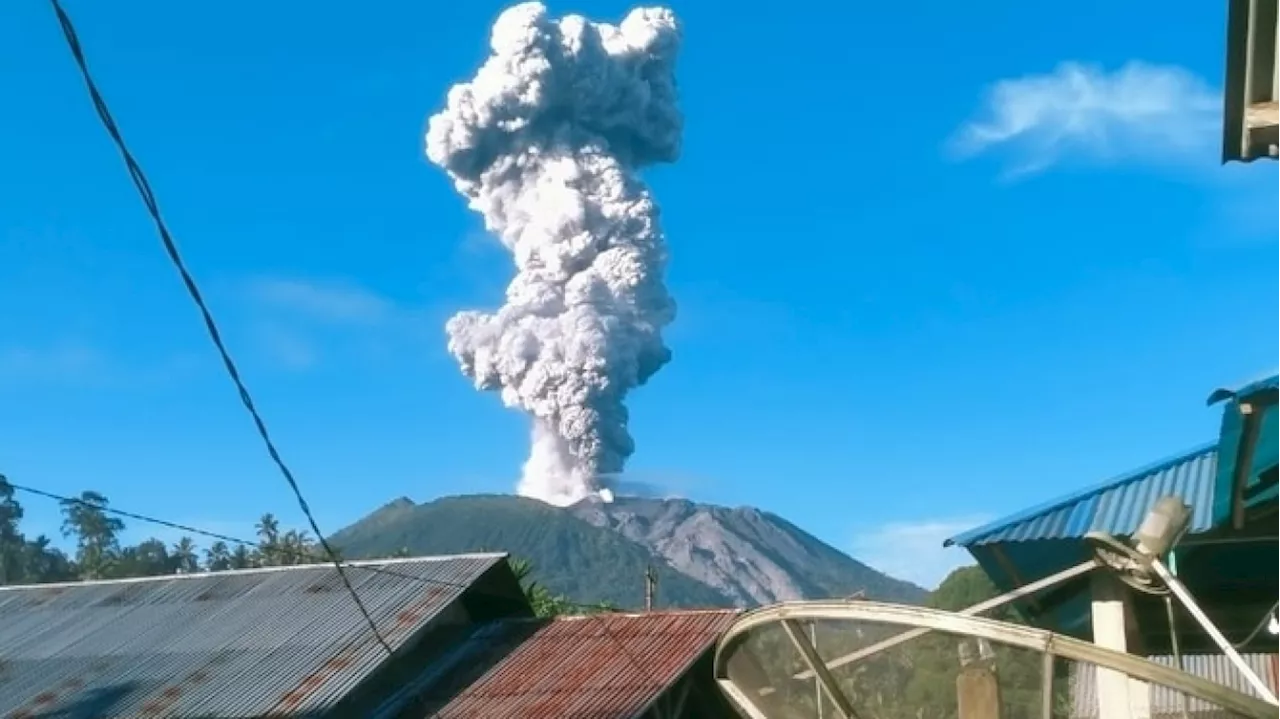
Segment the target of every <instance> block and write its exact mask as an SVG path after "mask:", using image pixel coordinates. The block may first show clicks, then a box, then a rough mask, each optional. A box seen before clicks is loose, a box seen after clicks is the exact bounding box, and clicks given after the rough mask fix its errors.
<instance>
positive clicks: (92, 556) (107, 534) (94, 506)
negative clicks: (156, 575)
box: [62, 491, 124, 579]
mask: <svg viewBox="0 0 1280 719" xmlns="http://www.w3.org/2000/svg"><path fill="white" fill-rule="evenodd" d="M106 509H107V498H106V497H104V496H103V495H101V494H99V493H97V492H93V491H88V492H81V493H80V498H79V499H76V500H64V501H63V502H62V534H63V535H64V536H67V537H75V538H76V564H78V565H79V569H80V575H81V577H83V578H84V579H101V578H103V577H105V576H107V573H108V572H109V571H110V569H111V567H112V565H114V564H115V562H116V560H117V558H118V557H119V554H120V542H119V541H118V539H117V535H119V534H120V532H122V531H124V522H122V521H120V520H119V519H118V518H116V517H112V516H109V515H108V514H107V511H106Z"/></svg>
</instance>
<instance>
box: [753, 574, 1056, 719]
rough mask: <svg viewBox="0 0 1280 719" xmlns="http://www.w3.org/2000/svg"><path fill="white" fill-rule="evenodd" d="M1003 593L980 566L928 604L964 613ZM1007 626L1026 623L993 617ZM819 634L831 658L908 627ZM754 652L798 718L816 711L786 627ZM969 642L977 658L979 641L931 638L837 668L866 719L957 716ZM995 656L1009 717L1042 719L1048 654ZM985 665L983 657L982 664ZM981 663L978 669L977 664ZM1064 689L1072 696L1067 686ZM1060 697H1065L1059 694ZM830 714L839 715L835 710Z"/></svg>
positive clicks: (821, 625)
mask: <svg viewBox="0 0 1280 719" xmlns="http://www.w3.org/2000/svg"><path fill="white" fill-rule="evenodd" d="M997 594H999V591H998V590H997V589H996V587H995V586H994V585H993V584H992V583H991V582H990V580H989V579H988V578H987V576H986V575H985V574H984V573H983V572H982V570H981V569H980V568H978V567H965V568H962V569H958V570H956V571H955V572H953V573H952V574H951V575H950V576H948V577H947V578H946V579H945V580H944V581H943V582H942V584H941V585H940V586H939V587H938V588H937V590H935V591H934V592H933V593H932V594H931V595H930V596H929V597H928V599H927V604H928V606H931V607H934V608H938V609H945V610H947V611H957V610H961V609H965V608H967V607H970V606H972V605H974V604H977V603H979V602H981V601H984V600H987V599H990V598H992V597H994V596H996V595H997ZM988 616H991V617H992V618H995V619H1000V620H1002V621H1012V622H1018V621H1020V620H1019V618H1018V616H1017V615H1016V613H1014V612H1012V611H1011V610H1005V611H1003V612H996V613H994V615H988ZM805 629H806V634H808V633H809V632H812V634H811V636H813V637H815V640H814V641H815V644H816V646H817V648H818V651H819V654H820V655H821V656H823V657H824V658H826V659H828V660H830V659H833V658H835V657H840V656H845V655H847V654H850V653H852V652H855V651H858V650H861V649H864V648H866V647H869V646H871V645H873V644H875V643H877V642H879V641H881V640H884V639H887V638H889V637H891V636H893V635H896V634H899V633H901V632H902V631H903V628H902V627H898V626H888V625H874V624H869V623H860V624H857V625H854V624H852V623H849V622H818V623H817V626H816V627H813V628H811V627H809V626H808V625H806V626H805ZM748 642H749V651H750V652H751V653H752V655H753V656H755V657H757V658H759V660H760V661H761V663H762V664H763V667H762V669H763V671H764V673H765V675H766V676H768V677H769V678H770V683H771V684H772V685H773V686H775V688H776V689H777V695H778V698H779V700H780V701H782V702H784V703H785V704H786V705H787V706H791V707H802V708H804V710H805V711H807V712H808V713H807V714H806V713H805V711H801V712H800V713H799V714H798V715H801V716H812V715H814V714H816V712H815V711H814V707H815V705H816V703H817V698H816V697H817V692H816V687H815V684H814V681H813V680H806V681H794V680H783V677H788V676H794V675H795V674H797V673H799V672H801V671H804V670H805V669H806V668H807V667H806V665H805V664H804V662H803V660H802V659H801V658H800V655H799V653H798V652H797V651H796V650H795V649H794V647H793V646H792V644H791V641H790V639H789V638H788V637H787V636H786V634H785V632H784V630H783V628H782V627H781V626H773V627H768V628H765V629H764V630H761V631H759V632H756V633H755V634H753V635H752V636H751V637H750V638H749V639H748ZM962 643H967V644H968V645H969V646H968V649H969V650H970V651H971V652H972V654H973V655H974V656H975V657H976V656H978V655H979V649H978V647H977V644H976V641H975V640H972V639H968V638H966V637H961V636H955V635H947V634H940V633H937V632H933V633H929V634H926V635H924V636H921V637H918V638H915V639H911V640H908V641H906V642H903V643H901V644H899V645H897V646H896V647H893V648H890V649H886V650H882V651H880V652H877V653H875V654H873V655H871V656H869V657H867V658H865V659H862V660H859V661H857V662H855V663H853V664H849V665H845V666H841V667H838V668H835V669H833V675H834V677H835V678H836V681H837V682H838V683H839V684H840V686H841V689H842V690H843V691H844V693H845V694H846V696H848V697H849V698H850V699H851V700H852V701H853V702H854V706H855V709H857V710H858V711H859V713H860V715H861V716H864V717H868V716H874V717H877V719H955V717H956V716H957V706H956V681H957V678H958V676H959V675H960V673H961V669H962V665H961V661H960V645H961V644H962ZM989 649H990V650H991V653H992V655H993V656H992V657H991V658H990V659H989V660H988V663H987V664H986V665H985V666H988V667H989V668H990V669H992V670H993V671H994V673H995V675H996V677H997V679H998V681H999V686H1000V692H1001V702H1002V710H1001V716H1002V717H1004V719H1036V718H1037V717H1039V716H1040V711H1041V706H1040V686H1041V672H1042V664H1041V656H1040V654H1039V653H1037V652H1033V651H1030V650H1026V649H1020V648H1015V647H1008V646H1002V645H998V644H993V645H990V647H989ZM982 661H983V660H981V659H979V663H980V664H981V663H982ZM975 666H976V665H975ZM1055 686H1058V687H1059V689H1060V690H1061V691H1064V692H1065V688H1066V682H1065V681H1059V682H1058V683H1057V684H1056V685H1055ZM1056 699H1061V697H1057V698H1056ZM826 715H834V712H833V711H832V710H830V709H828V710H827V712H826Z"/></svg>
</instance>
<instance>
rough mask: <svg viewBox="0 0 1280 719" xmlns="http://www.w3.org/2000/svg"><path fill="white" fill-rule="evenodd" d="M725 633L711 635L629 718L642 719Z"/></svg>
mask: <svg viewBox="0 0 1280 719" xmlns="http://www.w3.org/2000/svg"><path fill="white" fill-rule="evenodd" d="M742 611H743V610H741V609H734V610H732V611H730V610H724V611H721V612H716V613H722V614H728V613H732V614H742ZM651 613H652V612H651ZM667 613H668V614H686V613H687V614H694V613H703V614H710V613H712V612H709V611H703V612H667ZM723 634H724V632H723V631H721V632H718V633H717V636H713V637H711V638H710V640H709V641H708V643H707V646H705V647H703V648H702V650H701V651H699V652H698V653H697V654H694V655H693V656H692V657H689V661H687V662H685V663H684V665H683V666H681V667H680V669H679V670H678V671H676V673H675V678H674V679H672V680H671V681H669V682H667V683H666V684H664V685H662V686H660V687H655V691H654V693H653V696H651V697H649V701H647V702H645V703H644V705H643V706H641V707H640V709H638V710H637V711H636V712H635V713H634V714H632V715H631V716H629V717H627V719H641V718H642V717H644V715H645V714H647V713H648V712H649V710H650V709H651V708H653V705H654V703H655V702H657V701H658V700H659V699H661V698H662V695H663V694H665V693H666V692H667V690H668V689H670V688H671V687H672V686H675V684H676V683H678V682H679V681H680V680H681V679H684V678H685V676H686V675H687V674H688V673H689V672H690V671H691V670H692V669H693V665H695V664H697V663H698V660H699V659H701V658H702V657H703V655H705V654H706V653H707V652H708V651H710V652H712V653H713V654H714V653H715V649H716V646H718V645H719V643H720V636H723ZM713 661H714V660H713ZM712 675H713V676H714V670H713V672H712Z"/></svg>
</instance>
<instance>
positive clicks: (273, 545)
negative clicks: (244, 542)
mask: <svg viewBox="0 0 1280 719" xmlns="http://www.w3.org/2000/svg"><path fill="white" fill-rule="evenodd" d="M257 530H258V551H259V552H261V553H262V564H263V565H264V566H268V567H270V566H274V565H276V564H279V563H280V562H279V559H280V520H278V519H276V517H275V515H274V514H272V513H270V512H267V513H266V514H264V515H262V518H261V519H259V520H258V524H257Z"/></svg>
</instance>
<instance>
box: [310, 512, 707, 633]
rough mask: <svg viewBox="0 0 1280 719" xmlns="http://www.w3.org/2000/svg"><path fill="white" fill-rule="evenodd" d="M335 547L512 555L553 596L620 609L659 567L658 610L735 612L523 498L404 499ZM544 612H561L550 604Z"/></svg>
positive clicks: (622, 543)
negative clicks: (648, 573)
mask: <svg viewBox="0 0 1280 719" xmlns="http://www.w3.org/2000/svg"><path fill="white" fill-rule="evenodd" d="M331 541H332V542H333V544H335V545H337V546H340V547H342V550H343V552H344V554H346V555H347V556H349V557H352V558H361V557H364V558H371V557H384V556H387V555H388V554H389V553H391V552H392V551H394V550H396V549H400V548H407V549H408V550H409V551H410V552H411V553H413V554H415V555H425V554H458V553H465V552H483V551H505V552H510V553H511V554H513V555H517V556H519V557H522V558H524V559H526V560H528V562H529V563H530V564H531V565H532V566H533V567H535V568H536V569H534V570H533V573H534V576H533V577H531V578H533V579H536V581H537V585H538V586H539V587H543V588H545V591H546V592H547V596H548V597H551V598H554V597H569V598H572V599H573V600H574V601H576V602H581V603H586V604H598V603H601V602H605V603H608V604H609V605H611V606H616V607H630V608H638V607H640V606H642V605H643V603H644V571H645V568H646V567H647V566H649V565H650V564H653V565H654V566H655V568H656V570H657V573H658V591H657V598H658V602H657V604H658V606H659V607H725V606H729V605H730V602H729V600H728V599H727V598H726V597H725V596H724V595H722V594H721V593H720V592H718V591H716V590H715V589H712V588H711V587H709V586H707V585H705V584H703V583H701V582H698V581H697V580H694V579H692V578H690V577H687V576H685V575H683V574H680V573H679V572H677V571H675V570H674V569H672V568H671V567H670V566H669V565H667V564H666V563H665V562H663V561H662V560H661V559H655V557H654V556H653V555H652V554H651V553H650V552H649V551H648V550H647V549H645V548H644V547H642V546H641V545H639V544H636V543H635V542H632V541H630V540H628V539H626V538H625V537H623V536H621V535H620V534H618V533H617V532H614V531H612V530H609V529H603V528H600V527H596V526H594V525H592V524H589V523H587V522H585V521H583V520H581V519H579V518H577V517H575V516H573V515H572V514H570V513H568V512H565V511H562V510H559V509H556V508H554V507H550V506H547V505H546V504H543V503H542V502H538V501H535V500H531V499H524V498H521V497H510V496H497V495H493V496H469V497H448V498H445V499H440V500H436V501H434V502H431V503H429V504H421V505H414V504H413V503H412V502H409V501H408V500H398V501H396V502H392V503H391V504H389V505H387V506H386V507H383V508H382V509H380V510H378V511H377V512H374V513H373V514H371V515H369V516H368V517H366V518H364V519H362V520H360V521H359V522H357V523H355V524H354V525H352V526H350V527H348V528H346V529H343V530H342V531H340V532H338V533H336V534H334V535H333V537H332V538H331ZM539 601H542V600H539ZM548 601H549V600H548ZM545 610H546V611H555V610H558V608H557V607H556V606H555V605H554V603H548V604H547V605H546V607H545Z"/></svg>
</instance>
